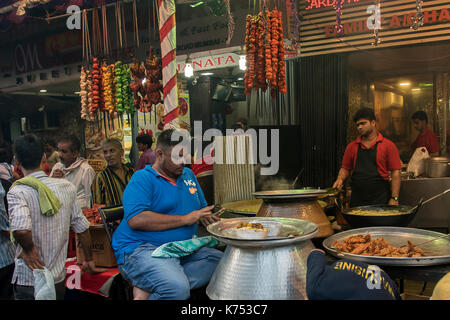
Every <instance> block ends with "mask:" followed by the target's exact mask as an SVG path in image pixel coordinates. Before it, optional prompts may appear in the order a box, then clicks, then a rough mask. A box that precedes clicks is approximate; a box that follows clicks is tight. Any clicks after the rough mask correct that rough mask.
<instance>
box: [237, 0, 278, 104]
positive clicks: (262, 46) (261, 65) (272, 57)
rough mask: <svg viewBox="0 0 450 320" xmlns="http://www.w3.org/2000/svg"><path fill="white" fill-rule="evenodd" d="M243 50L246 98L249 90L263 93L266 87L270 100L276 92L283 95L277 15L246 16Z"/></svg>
mask: <svg viewBox="0 0 450 320" xmlns="http://www.w3.org/2000/svg"><path fill="white" fill-rule="evenodd" d="M264 13H265V14H264ZM245 49H246V53H247V56H246V61H247V68H246V72H245V76H244V83H245V89H244V93H245V94H246V95H249V94H250V92H251V91H252V89H253V88H254V89H256V90H259V89H261V90H262V91H263V92H265V91H266V90H267V88H269V87H270V94H271V96H272V98H275V97H276V94H277V91H279V92H281V93H286V91H287V88H286V70H285V61H284V53H285V52H284V41H283V27H282V15H281V11H279V10H278V9H277V8H275V9H273V10H272V11H269V10H263V11H261V12H260V13H258V14H257V15H255V16H252V15H247V18H246V37H245Z"/></svg>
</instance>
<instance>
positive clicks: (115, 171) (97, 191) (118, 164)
mask: <svg viewBox="0 0 450 320" xmlns="http://www.w3.org/2000/svg"><path fill="white" fill-rule="evenodd" d="M102 150H103V155H104V157H105V160H106V162H107V163H108V166H107V167H106V168H105V169H104V170H103V171H101V172H99V173H98V174H97V176H96V177H95V179H94V181H93V182H92V186H91V196H92V197H91V199H92V205H94V204H102V205H105V206H107V207H110V206H117V205H121V204H122V197H123V191H124V190H125V187H126V186H127V184H128V182H129V181H130V179H131V176H132V175H133V173H134V169H133V168H131V167H130V166H128V165H127V164H124V163H123V156H124V153H125V151H124V149H123V146H122V143H121V142H120V141H119V140H117V139H115V138H109V139H106V140H104V141H103V142H102Z"/></svg>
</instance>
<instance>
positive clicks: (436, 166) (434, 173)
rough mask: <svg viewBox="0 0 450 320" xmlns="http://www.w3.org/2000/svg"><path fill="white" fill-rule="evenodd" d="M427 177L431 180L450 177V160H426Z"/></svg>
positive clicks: (443, 158) (433, 158)
mask: <svg viewBox="0 0 450 320" xmlns="http://www.w3.org/2000/svg"><path fill="white" fill-rule="evenodd" d="M425 175H426V176H427V177H430V178H442V177H450V158H448V157H430V158H428V159H426V160H425Z"/></svg>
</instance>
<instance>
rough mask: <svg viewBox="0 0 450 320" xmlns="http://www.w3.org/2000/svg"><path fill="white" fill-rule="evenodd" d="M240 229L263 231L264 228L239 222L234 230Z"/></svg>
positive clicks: (256, 224) (259, 224)
mask: <svg viewBox="0 0 450 320" xmlns="http://www.w3.org/2000/svg"><path fill="white" fill-rule="evenodd" d="M240 228H247V229H256V230H258V229H260V230H264V226H263V225H262V224H261V223H245V222H241V223H239V224H238V226H237V227H236V229H240Z"/></svg>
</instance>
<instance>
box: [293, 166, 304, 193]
mask: <svg viewBox="0 0 450 320" xmlns="http://www.w3.org/2000/svg"><path fill="white" fill-rule="evenodd" d="M303 170H305V168H302V169H301V170H300V172H299V173H298V175H297V176H296V177H295V179H294V182H292V188H295V185H296V184H297V180H298V179H299V178H300V176H301V175H302V173H303Z"/></svg>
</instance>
